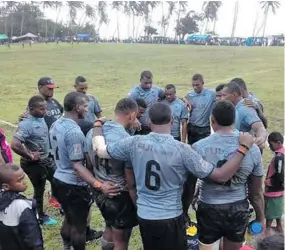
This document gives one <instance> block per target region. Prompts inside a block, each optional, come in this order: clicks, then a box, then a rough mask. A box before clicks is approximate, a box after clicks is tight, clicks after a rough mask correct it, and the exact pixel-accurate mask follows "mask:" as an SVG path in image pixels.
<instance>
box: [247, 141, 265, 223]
mask: <svg viewBox="0 0 285 250" xmlns="http://www.w3.org/2000/svg"><path fill="white" fill-rule="evenodd" d="M249 154H251V158H252V162H253V164H254V167H253V171H252V174H251V175H250V176H249V180H248V198H249V201H250V203H251V205H252V206H253V209H254V211H255V216H256V220H257V221H258V222H260V223H262V224H263V223H264V197H263V189H262V184H263V174H264V170H263V165H262V156H261V153H260V150H259V149H258V148H257V147H256V145H254V147H253V149H252V150H251V152H249Z"/></svg>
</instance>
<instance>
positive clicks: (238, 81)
mask: <svg viewBox="0 0 285 250" xmlns="http://www.w3.org/2000/svg"><path fill="white" fill-rule="evenodd" d="M231 82H236V83H237V84H238V86H240V88H241V89H243V90H245V91H247V87H246V84H245V82H244V80H243V79H241V78H239V77H236V78H234V79H232V80H231Z"/></svg>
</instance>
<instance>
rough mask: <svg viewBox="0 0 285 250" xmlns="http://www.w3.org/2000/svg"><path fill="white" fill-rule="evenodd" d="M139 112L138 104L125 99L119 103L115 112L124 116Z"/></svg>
mask: <svg viewBox="0 0 285 250" xmlns="http://www.w3.org/2000/svg"><path fill="white" fill-rule="evenodd" d="M137 110H138V105H137V102H136V101H135V100H133V99H131V98H123V99H121V100H120V101H118V103H117V105H116V107H115V110H114V112H115V113H123V114H130V113H132V112H134V111H137Z"/></svg>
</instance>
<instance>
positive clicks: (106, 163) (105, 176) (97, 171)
mask: <svg viewBox="0 0 285 250" xmlns="http://www.w3.org/2000/svg"><path fill="white" fill-rule="evenodd" d="M103 135H104V138H105V140H106V143H107V144H108V143H112V142H116V141H119V140H123V139H124V138H127V137H129V136H130V135H129V134H128V133H127V132H126V130H125V128H124V127H123V126H122V125H120V124H118V123H116V122H114V121H107V122H105V123H104V125H103ZM92 137H93V129H92V130H90V131H89V132H88V134H87V136H86V141H87V151H88V155H89V157H90V159H91V162H92V165H93V172H94V175H95V176H96V178H98V179H99V180H101V181H111V182H114V183H116V184H118V185H119V186H120V187H121V188H122V189H125V188H126V180H125V162H123V161H117V160H114V159H109V160H108V159H100V158H99V157H98V156H97V155H95V153H94V151H93V147H92Z"/></svg>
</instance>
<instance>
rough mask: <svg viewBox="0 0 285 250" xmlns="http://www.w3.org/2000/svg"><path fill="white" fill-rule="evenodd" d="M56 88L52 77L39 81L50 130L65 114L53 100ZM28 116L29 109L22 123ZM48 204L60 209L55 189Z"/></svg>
mask: <svg viewBox="0 0 285 250" xmlns="http://www.w3.org/2000/svg"><path fill="white" fill-rule="evenodd" d="M55 88H57V86H56V85H55V82H54V80H53V79H52V78H50V77H42V78H40V79H39V81H38V90H39V95H40V96H42V97H43V98H44V99H45V101H46V104H47V105H46V110H47V111H46V113H45V116H44V119H45V122H46V124H47V126H48V129H50V127H51V125H52V124H53V123H54V122H55V121H56V120H57V119H58V118H59V117H61V116H62V114H63V107H62V105H61V104H60V103H59V102H58V101H57V100H56V99H55V98H53V95H54V89H55ZM28 116H29V107H27V108H26V112H25V113H24V115H22V116H20V121H21V120H23V119H25V118H27V117H28ZM49 158H50V160H51V161H52V162H53V164H52V170H50V172H51V171H54V160H53V156H52V155H51V154H49ZM51 186H52V183H51ZM48 203H49V205H50V206H52V207H54V208H60V204H59V203H58V202H57V200H56V199H55V198H54V197H53V189H51V195H49V198H48Z"/></svg>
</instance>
